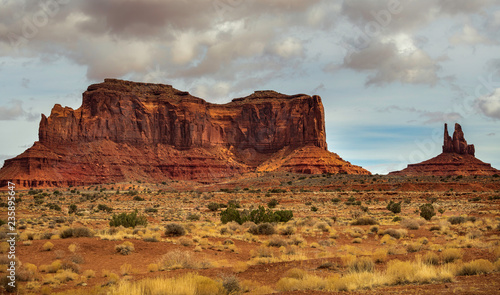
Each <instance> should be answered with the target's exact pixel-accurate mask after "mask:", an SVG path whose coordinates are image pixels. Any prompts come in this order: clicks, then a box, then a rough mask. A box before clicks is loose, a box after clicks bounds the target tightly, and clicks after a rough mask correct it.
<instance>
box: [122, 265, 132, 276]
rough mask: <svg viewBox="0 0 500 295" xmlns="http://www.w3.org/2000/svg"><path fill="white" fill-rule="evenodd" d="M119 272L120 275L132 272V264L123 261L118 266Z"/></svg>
mask: <svg viewBox="0 0 500 295" xmlns="http://www.w3.org/2000/svg"><path fill="white" fill-rule="evenodd" d="M120 273H121V274H122V276H126V275H128V274H130V273H132V265H131V264H129V263H124V264H122V265H121V266H120Z"/></svg>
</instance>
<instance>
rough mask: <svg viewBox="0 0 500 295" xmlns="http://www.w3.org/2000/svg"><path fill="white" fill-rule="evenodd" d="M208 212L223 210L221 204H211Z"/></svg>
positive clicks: (208, 206)
mask: <svg viewBox="0 0 500 295" xmlns="http://www.w3.org/2000/svg"><path fill="white" fill-rule="evenodd" d="M207 208H208V210H210V211H217V210H219V209H220V208H221V206H220V204H219V203H215V202H211V203H209V204H208V205H207Z"/></svg>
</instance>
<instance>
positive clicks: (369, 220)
mask: <svg viewBox="0 0 500 295" xmlns="http://www.w3.org/2000/svg"><path fill="white" fill-rule="evenodd" d="M376 224H378V222H377V221H376V220H375V219H374V218H373V217H371V216H362V217H360V218H358V219H356V220H355V221H354V222H352V223H351V225H376Z"/></svg>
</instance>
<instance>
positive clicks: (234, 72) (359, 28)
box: [0, 0, 496, 89]
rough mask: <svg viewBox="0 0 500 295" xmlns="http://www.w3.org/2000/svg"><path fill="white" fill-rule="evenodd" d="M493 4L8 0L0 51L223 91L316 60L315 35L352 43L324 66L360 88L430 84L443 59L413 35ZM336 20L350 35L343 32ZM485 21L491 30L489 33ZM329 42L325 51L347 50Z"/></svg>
mask: <svg viewBox="0 0 500 295" xmlns="http://www.w3.org/2000/svg"><path fill="white" fill-rule="evenodd" d="M492 4H494V1H489V0H476V1H468V0H467V1H466V0H458V1H457V0H453V1H452V0H443V1H431V0H421V1H410V0H401V1H395V0H390V1H383V0H370V1H368V0H349V1H326V0H314V1H300V0H286V1H285V0H269V1H263V0H262V1H248V0H232V1H226V0H225V1H222V0H213V1H204V0H190V1H187V0H186V1H177V0H176V1H174V0H167V1H160V0H141V1H139V0H131V1H121V0H87V1H83V0H75V1H68V0H42V1H35V0H25V1H14V0H7V1H4V4H3V7H2V9H1V10H0V55H3V56H11V57H23V56H24V57H31V56H36V55H39V54H41V55H43V56H49V57H55V58H58V57H66V58H68V59H70V60H71V61H73V62H75V63H77V64H79V65H83V66H85V67H86V68H87V78H89V79H90V80H102V79H103V78H105V77H117V78H119V77H123V76H127V75H129V76H130V75H133V76H134V77H139V79H141V78H142V79H144V77H147V76H150V75H151V73H150V72H151V71H150V69H155V68H157V67H159V68H160V69H161V74H162V75H164V76H165V78H169V79H173V78H180V79H195V78H200V77H203V78H209V79H212V80H213V84H214V85H219V86H220V85H222V84H220V83H227V82H234V81H236V80H237V79H242V78H243V77H244V78H246V79H249V81H258V80H260V78H261V77H263V76H268V73H269V71H283V70H289V71H290V72H293V69H294V67H296V65H297V63H308V62H311V61H312V60H314V59H316V58H318V57H317V56H312V55H309V54H308V52H309V51H310V50H309V49H310V48H308V43H309V40H308V39H307V38H306V37H304V35H308V34H309V33H311V32H322V34H323V35H324V36H327V37H328V38H329V40H328V41H325V42H329V43H332V44H333V43H334V42H335V40H336V41H337V42H338V41H339V40H342V39H344V40H348V41H347V42H346V45H347V46H348V47H349V48H348V50H347V53H346V56H345V58H344V59H343V60H337V61H325V65H326V64H328V63H329V62H330V63H333V64H340V66H338V67H335V68H336V69H339V68H340V69H352V70H355V71H360V72H366V73H368V74H369V76H368V79H367V81H366V84H367V85H383V84H387V83H393V82H401V83H409V84H427V85H435V84H436V83H437V81H439V79H440V76H439V71H440V68H441V67H440V64H439V63H440V60H438V59H437V58H434V57H432V56H431V55H429V54H428V53H427V52H426V51H425V50H424V49H422V48H421V46H420V44H419V39H418V36H417V35H416V32H417V31H418V30H419V29H422V28H423V27H425V26H427V25H429V24H430V23H431V22H432V21H434V20H436V19H437V18H439V17H440V16H443V15H446V16H451V17H454V16H457V15H469V14H474V13H480V12H481V11H483V10H484V9H485V8H487V7H488V5H492ZM492 22H493V20H492ZM339 24H343V25H344V27H345V26H347V27H351V30H350V31H342V30H340V29H339V27H341V26H339ZM489 25H490V26H489V27H488V28H489V30H490V31H492V30H494V29H496V27H495V26H494V25H491V24H489ZM464 30H465V31H464V33H463V34H462V35H457V37H456V38H455V39H456V40H454V41H455V42H458V43H460V42H462V43H463V42H473V41H477V40H476V39H474V38H475V37H474V36H473V33H474V32H477V31H479V30H478V29H477V28H474V27H472V26H470V27H467V28H465V29H464ZM304 32H305V33H304ZM353 32H354V33H353ZM481 36H482V37H481V38H486V37H484V36H488V34H485V35H484V36H483V35H481ZM481 41H483V42H488V41H487V40H485V39H481ZM327 45H328V46H327V47H326V48H325V49H324V50H325V52H326V51H328V50H337V51H345V47H346V46H335V45H334V44H333V45H329V44H327ZM327 68H328V67H327ZM224 85H225V84H224ZM240 85H243V84H240ZM219 88H220V87H219ZM223 89H226V87H223Z"/></svg>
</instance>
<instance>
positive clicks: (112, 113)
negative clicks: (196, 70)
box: [39, 79, 326, 153]
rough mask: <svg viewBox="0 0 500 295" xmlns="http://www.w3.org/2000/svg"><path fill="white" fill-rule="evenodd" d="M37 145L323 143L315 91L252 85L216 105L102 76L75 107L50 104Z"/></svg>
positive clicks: (268, 146)
mask: <svg viewBox="0 0 500 295" xmlns="http://www.w3.org/2000/svg"><path fill="white" fill-rule="evenodd" d="M39 139H40V143H42V144H44V145H47V146H52V145H59V144H67V143H71V142H94V141H96V140H111V141H113V142H116V143H127V144H131V145H139V146H140V145H155V144H167V145H171V146H173V147H176V148H179V149H190V148H194V147H211V146H217V145H219V146H226V147H229V146H233V147H235V148H238V149H246V148H253V149H255V150H256V151H258V152H263V153H272V152H276V151H278V150H280V149H281V148H283V147H285V146H302V145H304V144H313V145H315V146H318V147H320V148H326V141H325V140H326V138H325V126H324V112H323V105H322V103H321V98H320V97H319V96H313V97H310V96H307V95H301V94H299V95H294V96H287V95H283V94H279V93H277V92H274V91H259V92H255V93H254V94H252V95H250V96H248V97H244V98H239V99H234V100H233V101H232V102H230V103H228V104H225V105H216V104H211V103H208V102H205V101H204V100H202V99H199V98H196V97H193V96H191V95H190V94H189V93H187V92H182V91H179V90H176V89H174V88H172V86H170V85H161V84H146V83H134V82H127V81H120V80H111V79H106V80H105V82H104V83H101V84H95V85H91V86H90V87H88V90H87V91H86V92H85V93H84V94H83V105H82V107H81V108H80V109H78V110H76V111H75V110H72V109H71V108H63V107H61V106H60V105H56V106H55V107H54V109H53V110H52V113H51V115H50V117H49V118H47V117H45V116H42V120H41V122H40V131H39Z"/></svg>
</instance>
